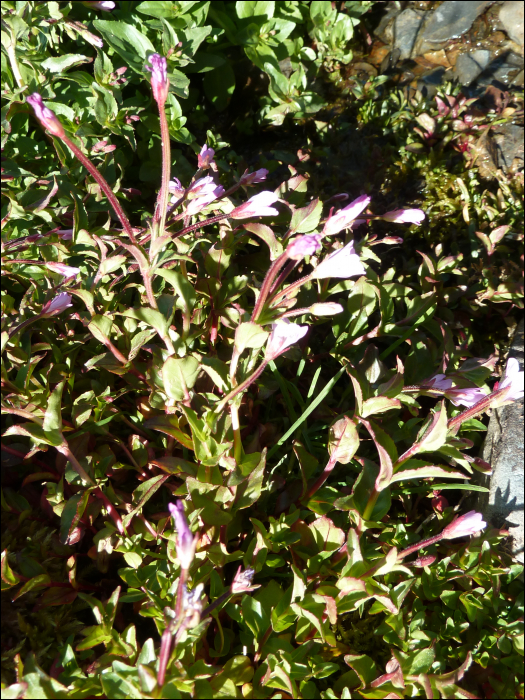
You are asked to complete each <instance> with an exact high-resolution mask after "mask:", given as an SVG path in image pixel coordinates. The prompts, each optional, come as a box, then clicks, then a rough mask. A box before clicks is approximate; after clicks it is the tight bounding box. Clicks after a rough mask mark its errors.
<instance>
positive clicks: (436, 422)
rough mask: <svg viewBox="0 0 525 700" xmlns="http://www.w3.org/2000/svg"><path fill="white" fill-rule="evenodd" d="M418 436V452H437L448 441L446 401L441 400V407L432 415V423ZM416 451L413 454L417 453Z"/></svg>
mask: <svg viewBox="0 0 525 700" xmlns="http://www.w3.org/2000/svg"><path fill="white" fill-rule="evenodd" d="M421 432H422V433H423V434H422V435H421V434H420V435H419V436H418V442H417V443H416V445H415V447H417V452H435V451H436V450H438V449H439V448H440V447H441V446H442V445H444V444H445V442H446V441H447V408H446V406H445V401H442V402H441V408H440V410H439V411H436V412H435V413H434V415H433V416H432V419H431V421H430V424H428V425H427V426H426V428H424V429H423V430H422V431H421ZM417 452H414V453H413V454H417Z"/></svg>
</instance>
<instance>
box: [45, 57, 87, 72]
mask: <svg viewBox="0 0 525 700" xmlns="http://www.w3.org/2000/svg"><path fill="white" fill-rule="evenodd" d="M91 60H92V59H91V58H88V56H82V55H81V54H73V53H68V54H63V55H62V56H56V57H55V56H51V57H50V58H46V60H45V61H42V68H43V69H44V70H48V71H49V72H50V73H60V71H63V70H66V68H71V66H78V65H80V64H81V63H90V62H91Z"/></svg>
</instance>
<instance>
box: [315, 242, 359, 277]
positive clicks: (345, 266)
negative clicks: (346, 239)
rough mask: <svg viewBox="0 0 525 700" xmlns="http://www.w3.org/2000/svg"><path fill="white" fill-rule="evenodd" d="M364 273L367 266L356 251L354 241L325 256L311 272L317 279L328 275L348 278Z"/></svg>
mask: <svg viewBox="0 0 525 700" xmlns="http://www.w3.org/2000/svg"><path fill="white" fill-rule="evenodd" d="M364 274H365V268H364V267H363V264H362V262H361V260H360V259H359V255H357V253H356V252H355V248H354V242H353V241H350V243H348V245H345V247H344V248H340V249H339V250H336V251H335V252H334V253H332V254H331V255H329V256H328V257H327V258H325V259H324V260H323V262H322V263H320V264H319V265H318V266H317V267H316V268H315V270H314V271H313V272H312V273H311V276H312V277H313V278H315V279H326V278H327V277H339V278H340V279H348V277H356V276H357V275H364Z"/></svg>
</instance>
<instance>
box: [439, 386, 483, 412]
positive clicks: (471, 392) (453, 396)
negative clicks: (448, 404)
mask: <svg viewBox="0 0 525 700" xmlns="http://www.w3.org/2000/svg"><path fill="white" fill-rule="evenodd" d="M445 396H446V397H447V399H450V401H452V403H453V404H454V406H467V408H470V407H471V406H474V405H475V404H477V403H478V401H481V400H482V399H484V398H485V397H486V396H487V394H486V393H485V392H484V391H483V390H482V389H478V387H472V388H470V387H467V388H466V389H459V388H458V387H454V389H447V390H446V391H445Z"/></svg>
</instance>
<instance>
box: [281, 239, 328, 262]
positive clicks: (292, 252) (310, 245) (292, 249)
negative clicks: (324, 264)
mask: <svg viewBox="0 0 525 700" xmlns="http://www.w3.org/2000/svg"><path fill="white" fill-rule="evenodd" d="M321 241H322V236H320V235H319V234H318V233H310V234H308V235H307V236H299V237H298V238H294V239H293V241H292V242H291V243H290V244H289V245H288V247H287V248H286V253H287V255H288V257H289V258H291V259H292V260H302V259H303V258H304V257H305V256H306V255H313V254H314V253H315V252H316V251H317V250H319V249H320V248H321Z"/></svg>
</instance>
